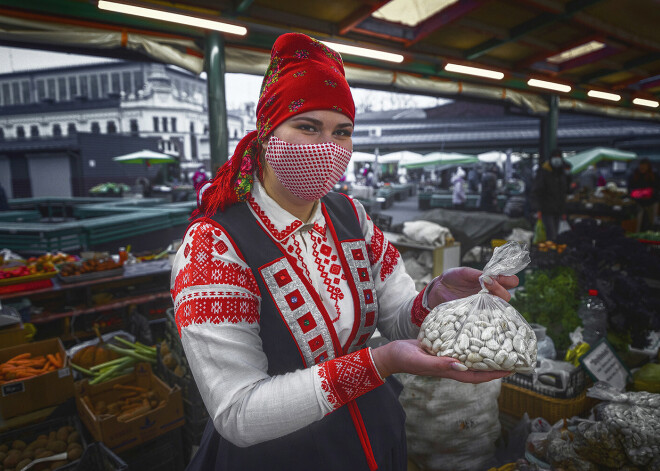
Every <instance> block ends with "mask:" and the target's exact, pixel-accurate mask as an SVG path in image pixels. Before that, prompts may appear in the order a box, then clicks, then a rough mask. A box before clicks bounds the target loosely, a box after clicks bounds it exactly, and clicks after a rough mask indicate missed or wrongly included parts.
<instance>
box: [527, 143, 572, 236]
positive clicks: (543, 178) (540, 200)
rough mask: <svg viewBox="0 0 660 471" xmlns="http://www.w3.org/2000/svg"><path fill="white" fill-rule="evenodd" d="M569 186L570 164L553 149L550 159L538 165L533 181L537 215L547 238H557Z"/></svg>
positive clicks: (563, 215)
mask: <svg viewBox="0 0 660 471" xmlns="http://www.w3.org/2000/svg"><path fill="white" fill-rule="evenodd" d="M570 186H571V176H570V164H569V163H568V162H566V161H565V160H564V158H563V157H562V153H561V150H559V149H555V150H554V151H553V152H552V154H551V155H550V160H549V161H546V162H544V163H543V164H542V165H541V166H540V167H539V169H538V172H537V173H536V179H535V181H534V197H535V199H536V207H537V208H538V213H537V217H538V218H541V220H542V221H543V225H544V226H545V232H546V235H547V238H548V240H557V235H558V231H559V221H560V220H561V219H562V218H565V217H566V196H567V195H568V190H569V188H570Z"/></svg>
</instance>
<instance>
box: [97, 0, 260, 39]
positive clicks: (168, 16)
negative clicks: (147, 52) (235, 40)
mask: <svg viewBox="0 0 660 471" xmlns="http://www.w3.org/2000/svg"><path fill="white" fill-rule="evenodd" d="M98 7H99V8H100V9H101V10H107V11H114V12H116V13H125V14H127V15H135V16H142V17H144V18H149V19H153V20H161V21H169V22H171V23H178V24H182V25H188V26H194V27H197V28H203V29H210V30H214V31H220V32H221V33H229V34H237V35H239V36H245V34H247V28H245V27H243V26H237V25H232V24H229V23H224V22H222V21H216V20H207V19H204V18H199V17H196V16H190V15H184V14H181V13H172V12H169V11H162V10H155V9H153V8H145V7H140V6H136V5H127V4H125V3H117V2H111V1H108V0H99V3H98Z"/></svg>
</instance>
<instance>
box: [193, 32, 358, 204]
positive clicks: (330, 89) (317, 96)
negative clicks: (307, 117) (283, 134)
mask: <svg viewBox="0 0 660 471" xmlns="http://www.w3.org/2000/svg"><path fill="white" fill-rule="evenodd" d="M312 110H335V111H339V112H340V113H343V114H345V115H346V116H348V117H349V118H350V119H351V122H354V121H355V104H354V103H353V96H352V95H351V90H350V88H349V86H348V82H346V77H345V74H344V64H343V62H342V60H341V56H340V55H339V54H338V53H336V52H335V51H333V50H332V49H330V48H328V47H327V46H325V45H324V44H322V43H321V42H319V41H317V40H316V39H313V38H310V37H309V36H306V35H304V34H300V33H287V34H283V35H282V36H280V37H279V38H277V40H276V41H275V44H274V45H273V48H272V50H271V54H270V65H269V66H268V70H267V71H266V75H265V76H264V80H263V82H262V84H261V94H260V95H259V103H258V104H257V130H256V131H252V132H250V133H248V134H247V135H246V136H245V137H244V138H243V139H241V141H240V142H239V143H238V146H236V150H235V151H234V155H233V156H232V157H231V159H230V160H229V161H228V162H226V163H225V164H224V165H223V166H222V167H220V168H219V169H218V173H217V174H216V176H215V178H214V179H213V180H212V182H211V183H210V185H205V187H204V193H203V194H202V195H200V196H201V197H198V201H200V208H199V210H198V211H196V212H195V213H194V214H193V216H195V215H196V214H199V213H200V212H201V213H204V214H205V215H207V216H212V215H213V214H215V212H216V211H217V210H218V208H219V209H220V210H221V211H224V210H225V209H227V208H228V207H229V206H231V205H232V204H234V203H236V202H238V201H243V200H244V199H245V198H246V197H247V195H248V194H249V192H250V189H251V188H252V172H253V170H254V168H255V166H256V167H257V168H258V170H259V175H261V172H262V169H261V166H260V164H259V155H258V154H259V145H258V144H259V143H262V142H264V141H265V140H266V138H267V137H268V136H269V135H270V133H271V132H272V131H273V130H274V129H275V128H277V126H279V125H280V124H282V123H283V122H284V121H286V120H287V119H289V118H291V117H292V116H295V115H297V114H300V113H304V112H307V111H312Z"/></svg>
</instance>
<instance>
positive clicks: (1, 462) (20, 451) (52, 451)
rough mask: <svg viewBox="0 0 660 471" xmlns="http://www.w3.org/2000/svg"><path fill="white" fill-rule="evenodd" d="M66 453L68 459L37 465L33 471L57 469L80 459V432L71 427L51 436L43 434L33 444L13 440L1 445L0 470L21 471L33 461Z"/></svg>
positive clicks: (68, 426) (61, 429) (53, 432)
mask: <svg viewBox="0 0 660 471" xmlns="http://www.w3.org/2000/svg"><path fill="white" fill-rule="evenodd" d="M60 453H66V458H64V459H62V460H59V461H47V462H44V463H39V464H36V465H35V466H34V467H32V468H30V469H31V470H37V471H39V470H46V469H57V468H59V467H61V466H64V465H66V464H68V463H70V462H72V461H75V460H77V459H79V458H80V457H81V456H82V453H83V446H82V443H81V439H80V434H79V433H78V431H77V430H76V429H75V428H74V427H72V426H70V425H67V426H63V427H60V428H59V429H58V430H57V431H55V430H53V431H51V432H50V433H49V434H41V435H39V436H38V437H36V438H35V439H34V440H33V441H31V442H27V443H26V442H25V441H23V440H13V441H11V442H8V443H4V444H1V445H0V469H5V470H7V471H9V470H14V469H15V470H16V471H20V470H22V469H23V468H25V467H26V466H28V465H29V464H30V463H32V461H34V460H37V459H40V458H46V457H49V456H54V455H57V454H60Z"/></svg>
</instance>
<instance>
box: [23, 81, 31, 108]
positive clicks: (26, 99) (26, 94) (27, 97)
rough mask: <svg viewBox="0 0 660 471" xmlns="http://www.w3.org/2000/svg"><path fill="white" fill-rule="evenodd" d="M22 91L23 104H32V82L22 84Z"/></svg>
mask: <svg viewBox="0 0 660 471" xmlns="http://www.w3.org/2000/svg"><path fill="white" fill-rule="evenodd" d="M21 91H22V92H23V103H32V94H31V93H30V82H28V81H25V82H21Z"/></svg>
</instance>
